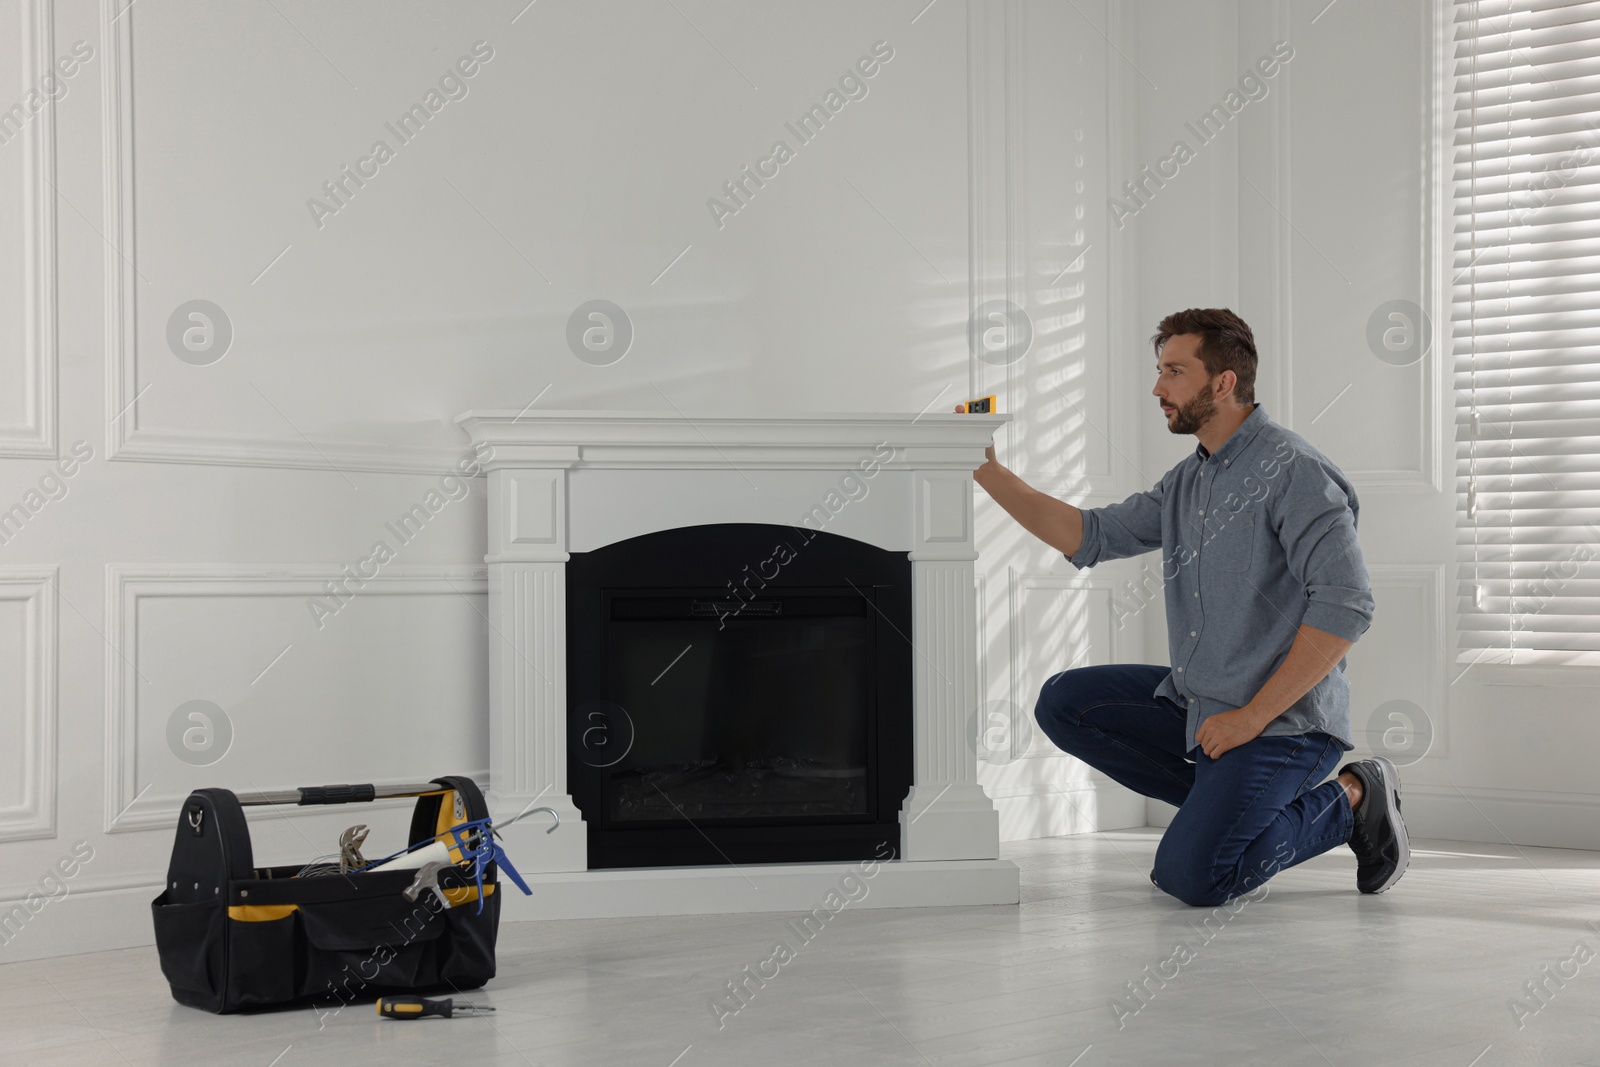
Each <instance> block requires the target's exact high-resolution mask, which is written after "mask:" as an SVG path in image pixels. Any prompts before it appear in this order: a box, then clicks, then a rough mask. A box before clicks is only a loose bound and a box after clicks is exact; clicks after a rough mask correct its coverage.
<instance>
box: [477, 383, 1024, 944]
mask: <svg viewBox="0 0 1600 1067" xmlns="http://www.w3.org/2000/svg"><path fill="white" fill-rule="evenodd" d="M1009 418H1010V417H1009V416H1006V415H957V414H953V413H944V412H941V413H938V414H922V415H912V414H839V415H831V414H804V415H788V416H784V415H779V416H766V417H754V416H729V415H704V416H702V415H698V414H694V415H683V414H680V413H677V412H661V411H522V412H516V411H469V412H467V413H465V414H463V415H461V416H460V417H459V418H457V420H456V422H457V423H458V424H459V425H460V426H461V427H462V428H463V429H464V430H465V431H466V433H467V434H468V436H469V437H470V438H471V441H472V443H473V444H474V446H478V453H479V455H480V457H484V458H483V459H482V463H483V466H484V468H485V469H486V470H487V471H488V486H489V522H488V546H487V547H488V552H487V555H486V556H485V561H486V562H487V563H488V565H489V604H490V609H489V618H490V630H491V632H490V642H489V647H490V654H489V670H490V684H489V699H490V731H489V738H490V742H489V743H490V791H489V792H490V806H491V810H492V811H493V812H494V813H495V814H496V816H497V817H500V818H506V817H509V816H510V815H512V814H515V813H516V812H518V811H520V810H522V809H523V808H525V807H527V806H529V805H544V806H548V807H551V808H554V809H555V810H556V811H558V812H560V814H561V825H560V828H559V829H558V830H556V831H555V832H554V833H553V834H548V835H547V834H546V833H544V831H543V830H542V829H540V828H537V827H534V826H532V825H530V824H532V823H533V822H534V821H535V820H533V819H529V820H525V821H524V822H522V823H519V824H517V825H516V826H514V827H511V828H509V829H508V831H507V835H508V851H509V853H510V855H511V857H512V859H513V861H514V862H516V864H517V866H518V868H519V870H521V871H522V872H523V874H524V875H525V876H526V877H527V879H528V882H529V885H530V886H531V887H532V888H533V890H534V895H533V897H532V898H523V897H522V896H521V895H520V894H518V893H515V892H513V893H508V894H507V896H506V899H505V904H504V907H505V909H506V911H505V913H504V914H505V915H506V917H507V918H510V919H528V918H555V917H567V916H587V917H600V916H619V915H651V914H667V913H704V912H722V911H727V912H736V911H769V910H772V911H781V910H792V909H797V908H811V907H814V906H816V904H817V902H818V901H820V900H821V899H822V898H823V896H824V895H825V894H826V893H827V892H828V891H829V890H830V889H833V888H834V886H835V883H836V882H837V880H838V878H839V877H840V876H841V872H844V871H846V870H848V869H849V866H850V865H848V864H826V863H796V864H762V865H755V866H752V865H748V864H746V865H743V866H742V867H735V866H733V865H731V864H730V865H729V867H728V868H726V869H719V868H705V867H695V868H640V869H633V870H626V871H616V870H601V871H590V870H588V859H587V829H586V827H585V825H584V822H583V818H582V814H581V813H580V812H579V811H578V809H577V808H576V806H575V805H574V804H573V802H572V798H571V796H570V795H569V793H568V790H567V781H566V767H567V736H566V735H567V730H566V713H567V708H566V640H565V624H566V581H565V577H566V575H565V566H566V561H567V558H568V554H569V552H578V551H590V550H592V549H595V548H599V547H602V546H603V545H606V544H611V543H614V542H616V541H620V540H623V539H625V538H628V537H634V536H638V535H640V534H644V533H652V532H655V531H657V530H664V529H672V528H676V527H681V526H693V525H701V524H706V523H714V522H765V523H773V524H779V525H789V526H795V527H806V528H810V529H827V530H828V531H829V532H833V533H838V534H841V535H843V536H848V537H854V538H856V539H858V540H862V541H866V542H868V543H871V544H875V545H877V546H878V547H880V548H885V549H888V550H890V551H897V552H899V551H903V552H906V553H908V554H909V556H910V559H911V568H912V583H913V595H912V613H913V626H912V630H913V632H912V634H911V635H910V638H911V642H912V645H913V647H914V649H915V652H916V654H915V655H914V656H913V658H912V661H913V665H914V666H913V669H914V672H915V675H914V679H913V785H912V788H911V791H910V793H909V794H908V795H907V796H906V798H905V801H904V804H903V806H902V809H901V812H900V830H901V854H900V858H899V859H898V860H897V861H895V862H893V863H888V864H884V865H883V867H882V868H881V869H880V870H879V872H878V874H877V875H876V877H875V879H874V881H873V883H872V884H873V886H874V888H873V891H872V893H871V894H870V895H869V896H868V897H865V898H863V900H862V901H861V903H860V904H859V905H858V906H873V907H905V906H913V905H927V904H979V903H984V904H1004V903H1015V902H1016V901H1017V899H1018V876H1017V868H1016V866H1015V865H1014V864H1012V863H1010V862H1008V861H1004V860H1000V859H999V858H998V856H999V816H998V814H997V812H996V810H995V807H994V804H993V802H992V801H990V799H989V797H988V795H987V794H986V793H985V792H984V791H983V788H982V787H981V786H979V785H978V784H977V781H976V772H977V755H976V752H975V751H974V745H973V743H972V741H971V739H970V738H968V737H967V732H968V730H969V722H970V719H971V715H972V712H973V709H974V708H976V707H977V703H978V691H977V687H978V679H977V615H976V612H977V605H976V603H975V598H974V590H973V561H974V560H975V559H976V557H977V552H976V550H975V548H974V544H973V524H972V471H973V470H974V469H976V468H977V467H978V466H979V465H980V464H981V463H982V462H983V454H984V449H985V447H986V446H987V445H988V444H989V443H990V441H991V439H992V438H993V436H994V433H995V430H996V429H997V428H998V427H999V426H1000V425H1002V424H1003V423H1005V422H1007V421H1009ZM730 577H732V575H730Z"/></svg>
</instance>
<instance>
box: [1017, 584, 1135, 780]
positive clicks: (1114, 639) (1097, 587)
mask: <svg viewBox="0 0 1600 1067" xmlns="http://www.w3.org/2000/svg"><path fill="white" fill-rule="evenodd" d="M1007 578H1008V584H1009V591H1008V594H1007V613H1008V619H1007V626H1006V629H1007V632H1008V633H1010V635H1011V663H1010V680H1009V684H1008V687H1007V691H1008V693H1009V694H1010V697H1009V699H1010V700H1011V703H1012V704H1014V705H1015V706H1016V707H1018V708H1020V709H1022V710H1023V711H1025V712H1028V713H1029V714H1032V710H1031V709H1032V708H1033V705H1034V700H1035V694H1033V693H1024V692H1022V688H1021V687H1022V675H1023V663H1022V656H1023V653H1024V650H1025V649H1027V648H1028V647H1029V645H1030V644H1032V643H1033V642H1032V641H1030V639H1029V634H1028V626H1027V616H1026V615H1025V614H1024V613H1023V611H1022V599H1023V595H1024V594H1025V593H1027V592H1028V591H1029V590H1045V589H1053V590H1056V591H1057V595H1063V594H1066V593H1068V592H1091V591H1092V592H1095V593H1098V594H1100V595H1103V596H1105V597H1106V598H1107V599H1110V598H1111V597H1112V596H1113V595H1115V593H1116V590H1117V586H1118V584H1119V583H1120V582H1121V580H1122V578H1121V576H1119V575H1112V574H1109V573H1108V574H1065V575H1064V574H1035V573H1027V572H1021V571H1016V570H1012V569H1008V570H1007ZM1130 636H1132V635H1131V634H1130ZM1127 651H1128V650H1127V648H1126V643H1125V642H1124V640H1123V638H1122V637H1121V631H1119V630H1116V629H1113V630H1112V631H1111V647H1110V648H1109V649H1108V650H1107V658H1106V660H1105V661H1104V662H1106V663H1123V662H1126V661H1127V659H1128V656H1127ZM1090 652H1091V649H1090V648H1088V647H1085V648H1083V649H1081V650H1079V652H1078V654H1077V656H1076V657H1075V658H1074V659H1073V661H1072V662H1071V663H1062V664H1058V665H1057V666H1056V667H1055V669H1054V670H1053V671H1052V673H1059V672H1061V671H1066V670H1072V669H1075V668H1077V667H1086V666H1089V665H1090V660H1089V654H1090ZM1020 734H1021V731H1014V732H1013V738H1012V741H1013V744H1015V742H1016V740H1017V736H1018V735H1020ZM1063 754H1064V753H1062V752H1061V751H1060V750H1059V749H1056V748H1055V747H1053V746H1051V745H1049V744H1048V743H1047V739H1044V738H1041V737H1039V736H1036V735H1034V736H1033V742H1032V749H1031V750H1030V751H1028V752H1013V753H1012V757H1013V758H1014V759H1057V758H1059V757H1061V756H1062V755H1063Z"/></svg>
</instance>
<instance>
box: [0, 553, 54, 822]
mask: <svg viewBox="0 0 1600 1067" xmlns="http://www.w3.org/2000/svg"><path fill="white" fill-rule="evenodd" d="M58 573H59V568H57V567H54V566H48V567H26V566H18V567H0V600H16V601H21V602H22V603H23V605H24V611H25V612H26V616H27V625H26V628H25V630H24V641H23V650H22V662H21V663H20V664H18V667H20V673H21V676H22V678H23V687H22V688H23V709H22V710H23V715H22V738H23V740H22V767H23V771H22V794H23V796H24V797H25V798H26V800H25V801H24V802H23V803H22V804H21V805H20V806H17V807H12V808H0V841H25V840H30V839H33V838H48V837H54V836H56V732H57V727H56V723H57V701H56V676H57V669H58V657H59V654H60V653H59V650H58V645H57V631H56V577H57V575H58Z"/></svg>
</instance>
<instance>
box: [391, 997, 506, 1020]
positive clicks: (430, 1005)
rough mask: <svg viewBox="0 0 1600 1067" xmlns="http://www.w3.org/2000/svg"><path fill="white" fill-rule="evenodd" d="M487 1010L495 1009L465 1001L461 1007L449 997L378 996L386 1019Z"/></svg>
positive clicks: (470, 1013)
mask: <svg viewBox="0 0 1600 1067" xmlns="http://www.w3.org/2000/svg"><path fill="white" fill-rule="evenodd" d="M485 1011H494V1009H493V1008H490V1007H486V1006H480V1005H477V1004H468V1003H463V1004H461V1006H460V1007H457V1006H456V1004H455V1002H454V1001H452V1000H451V999H450V998H449V997H444V998H442V999H439V1000H429V999H427V998H426V997H379V998H378V1014H379V1015H381V1016H383V1017H384V1018H385V1019H420V1018H422V1017H423V1016H424V1015H437V1016H439V1017H440V1018H441V1019H448V1018H450V1017H451V1016H452V1015H453V1014H454V1013H455V1012H460V1013H462V1014H463V1015H476V1014H478V1013H479V1012H485Z"/></svg>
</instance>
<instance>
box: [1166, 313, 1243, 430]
mask: <svg viewBox="0 0 1600 1067" xmlns="http://www.w3.org/2000/svg"><path fill="white" fill-rule="evenodd" d="M1182 333H1196V334H1199V335H1200V350H1199V352H1198V353H1197V354H1198V355H1199V357H1200V362H1201V363H1204V364H1205V367H1206V374H1208V375H1209V376H1211V377H1213V378H1215V377H1216V376H1217V375H1219V374H1221V373H1222V372H1223V371H1225V370H1231V371H1233V373H1234V374H1236V375H1238V378H1239V383H1238V384H1237V385H1235V386H1234V388H1233V395H1234V398H1235V399H1236V400H1238V402H1239V403H1240V404H1241V405H1243V406H1245V407H1249V406H1250V405H1251V404H1254V403H1255V400H1256V338H1255V335H1254V334H1253V333H1251V332H1250V327H1249V326H1247V325H1246V324H1245V321H1244V320H1243V319H1241V318H1240V317H1239V316H1237V315H1235V314H1234V313H1233V312H1231V311H1229V310H1228V309H1227V308H1189V309H1188V310H1187V311H1175V312H1173V313H1172V314H1171V315H1168V316H1167V317H1166V318H1164V319H1162V320H1161V326H1160V328H1159V329H1158V330H1157V331H1156V335H1155V336H1154V337H1152V338H1150V344H1151V345H1152V346H1153V347H1154V348H1155V350H1156V358H1157V359H1160V358H1161V346H1162V345H1164V344H1166V343H1167V340H1168V339H1169V338H1172V337H1176V336H1177V335H1178V334H1182Z"/></svg>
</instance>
